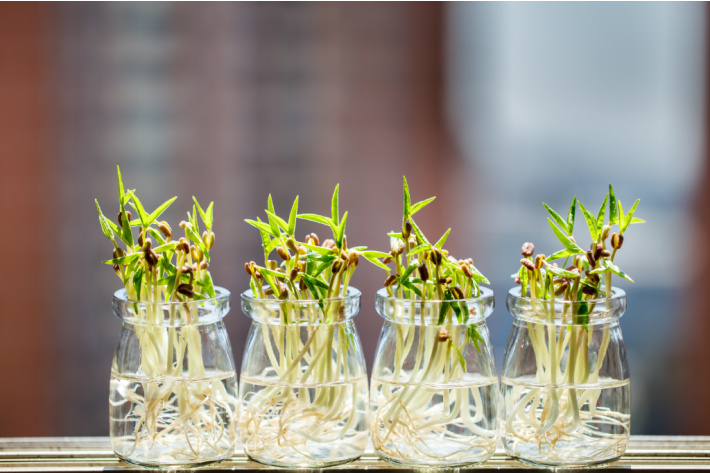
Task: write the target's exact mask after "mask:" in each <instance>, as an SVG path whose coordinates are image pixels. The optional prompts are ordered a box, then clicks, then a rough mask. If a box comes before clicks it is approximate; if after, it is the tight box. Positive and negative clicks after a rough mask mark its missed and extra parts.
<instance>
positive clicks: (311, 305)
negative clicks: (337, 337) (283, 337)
mask: <svg viewBox="0 0 710 473" xmlns="http://www.w3.org/2000/svg"><path fill="white" fill-rule="evenodd" d="M347 291H348V292H347V295H346V296H344V297H334V298H330V299H320V300H311V299H287V300H280V299H273V298H271V299H270V298H261V297H255V296H254V293H253V292H252V290H251V289H250V290H248V291H245V292H243V293H242V295H241V300H242V312H244V313H245V314H246V315H248V316H249V317H250V318H251V319H252V320H253V321H255V322H260V323H267V324H272V325H299V326H309V325H324V324H338V323H343V322H347V321H349V320H351V319H352V318H353V317H355V315H357V313H358V312H359V311H360V299H361V294H360V291H358V290H357V289H355V288H353V287H349V288H348V290H347Z"/></svg>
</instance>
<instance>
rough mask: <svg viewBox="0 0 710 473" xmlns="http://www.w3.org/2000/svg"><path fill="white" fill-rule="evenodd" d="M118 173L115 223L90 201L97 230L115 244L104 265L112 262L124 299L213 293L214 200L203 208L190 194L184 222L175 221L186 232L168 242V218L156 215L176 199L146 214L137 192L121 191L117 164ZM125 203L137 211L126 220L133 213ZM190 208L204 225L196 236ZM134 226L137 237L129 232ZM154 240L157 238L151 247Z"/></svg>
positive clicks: (155, 299) (195, 297)
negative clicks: (211, 270)
mask: <svg viewBox="0 0 710 473" xmlns="http://www.w3.org/2000/svg"><path fill="white" fill-rule="evenodd" d="M117 174H118V200H119V211H118V216H117V218H116V220H117V223H118V224H116V223H114V222H113V221H111V220H110V219H109V218H108V217H106V216H105V215H104V214H103V212H102V211H101V207H100V206H99V202H98V200H96V201H95V202H96V209H97V211H98V213H99V222H100V223H101V229H102V231H103V232H104V235H106V238H108V239H109V240H111V243H112V244H113V247H114V249H113V257H112V259H110V260H106V261H103V263H105V264H110V265H112V266H113V269H114V271H115V272H116V274H117V275H118V276H119V278H121V281H122V282H123V284H124V286H125V289H126V293H127V296H128V298H129V299H131V300H136V301H143V300H145V301H151V302H159V301H161V300H164V301H172V300H176V301H182V300H187V299H193V300H199V299H204V298H206V297H214V295H215V292H214V286H213V283H212V277H211V276H210V273H209V270H208V269H207V268H208V267H209V258H210V256H209V251H210V249H211V248H212V245H213V244H214V232H213V231H212V224H213V218H212V209H213V206H214V203H210V205H209V206H208V207H207V210H206V211H204V210H202V207H201V206H200V204H199V203H198V202H197V199H196V198H194V197H193V200H194V202H195V205H194V207H193V211H192V213H190V212H188V213H187V217H188V220H187V221H182V222H180V227H181V228H182V229H183V230H184V232H185V233H184V235H185V236H184V237H180V238H179V239H178V240H171V238H172V237H173V230H172V227H171V226H170V225H169V224H168V222H165V221H158V218H159V217H160V216H161V215H162V214H163V212H165V210H167V209H168V207H170V205H171V204H172V203H173V202H174V201H175V199H176V198H177V197H173V198H171V199H169V200H167V201H165V202H164V203H163V204H161V205H160V206H158V208H157V209H155V210H154V211H153V212H151V213H148V212H147V211H146V210H145V208H144V206H143V203H142V202H141V200H140V199H139V198H138V196H137V195H136V191H135V190H129V191H126V190H125V189H124V186H123V180H122V178H121V170H120V168H118V167H117ZM128 205H130V206H131V207H132V208H133V210H134V211H135V212H136V213H137V216H138V218H137V219H134V220H131V218H132V213H131V212H130V211H129V210H127V209H126V207H127V206H128ZM195 209H197V210H198V211H199V213H200V216H201V218H202V223H203V224H204V225H205V228H206V230H205V231H204V232H203V233H202V235H200V234H199V223H198V220H197V212H196V210H195ZM136 230H137V235H134V232H135V231H136ZM153 239H155V241H156V244H155V245H154V244H153ZM190 242H192V243H190ZM121 244H122V245H121Z"/></svg>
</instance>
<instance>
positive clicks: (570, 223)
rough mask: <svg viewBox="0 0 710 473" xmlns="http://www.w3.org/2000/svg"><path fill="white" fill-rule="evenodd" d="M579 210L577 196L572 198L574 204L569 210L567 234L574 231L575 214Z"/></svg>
mask: <svg viewBox="0 0 710 473" xmlns="http://www.w3.org/2000/svg"><path fill="white" fill-rule="evenodd" d="M576 211H577V196H576V195H575V196H574V198H573V199H572V205H570V206H569V212H567V234H568V235H571V234H572V233H573V232H574V214H575V212H576Z"/></svg>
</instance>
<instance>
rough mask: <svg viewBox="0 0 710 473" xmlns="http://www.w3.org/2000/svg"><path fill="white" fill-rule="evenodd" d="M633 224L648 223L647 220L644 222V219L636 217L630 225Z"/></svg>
mask: <svg viewBox="0 0 710 473" xmlns="http://www.w3.org/2000/svg"><path fill="white" fill-rule="evenodd" d="M631 223H646V220H644V219H642V218H636V217H634V218H632V219H631V222H630V224H631Z"/></svg>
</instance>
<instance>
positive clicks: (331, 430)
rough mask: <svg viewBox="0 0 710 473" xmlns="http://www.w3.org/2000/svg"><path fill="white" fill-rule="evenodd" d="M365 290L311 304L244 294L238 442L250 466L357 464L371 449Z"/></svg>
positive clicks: (312, 301)
mask: <svg viewBox="0 0 710 473" xmlns="http://www.w3.org/2000/svg"><path fill="white" fill-rule="evenodd" d="M359 309H360V291H358V290H357V289H354V288H349V289H348V295H347V296H346V297H341V298H334V299H324V300H321V301H314V300H285V301H280V300H275V299H260V298H255V297H254V295H253V294H252V291H251V290H249V291H246V292H244V293H243V294H242V310H243V311H244V313H245V314H247V315H248V316H249V317H251V319H252V324H251V328H250V330H249V338H248V340H247V344H246V347H245V348H244V358H243V361H242V376H241V386H240V391H239V397H240V399H241V418H240V421H239V426H240V435H241V439H242V445H243V446H244V452H245V453H246V454H247V455H248V456H249V458H251V459H252V460H255V461H258V462H260V463H265V464H268V465H274V466H283V467H297V468H314V467H325V466H331V465H338V464H341V463H346V462H349V461H352V460H355V459H357V458H359V457H360V456H361V455H362V453H363V451H364V450H365V446H366V444H367V427H368V417H369V416H368V405H367V371H366V369H365V359H364V357H363V354H362V346H361V345H360V339H359V337H358V335H357V331H356V330H355V324H354V323H353V317H354V316H355V315H356V314H357V312H358V311H359Z"/></svg>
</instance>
